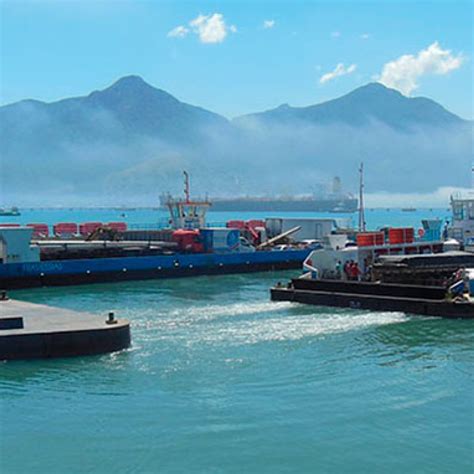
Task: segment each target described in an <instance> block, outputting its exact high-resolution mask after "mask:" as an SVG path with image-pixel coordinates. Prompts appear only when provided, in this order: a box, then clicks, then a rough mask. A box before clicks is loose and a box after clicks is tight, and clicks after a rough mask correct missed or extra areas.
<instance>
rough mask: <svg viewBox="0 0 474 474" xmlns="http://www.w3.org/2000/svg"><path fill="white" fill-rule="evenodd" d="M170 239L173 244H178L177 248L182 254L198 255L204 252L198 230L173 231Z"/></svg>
mask: <svg viewBox="0 0 474 474" xmlns="http://www.w3.org/2000/svg"><path fill="white" fill-rule="evenodd" d="M172 239H173V242H176V243H177V244H178V248H179V250H181V251H182V252H190V253H199V252H203V251H204V247H203V245H202V243H201V240H200V238H199V231H198V230H186V229H178V230H175V231H174V232H173V237H172Z"/></svg>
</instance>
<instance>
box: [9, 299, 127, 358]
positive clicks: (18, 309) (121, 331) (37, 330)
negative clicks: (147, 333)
mask: <svg viewBox="0 0 474 474" xmlns="http://www.w3.org/2000/svg"><path fill="white" fill-rule="evenodd" d="M107 319H108V317H107V316H106V315H104V316H98V315H94V314H90V313H84V312H77V311H71V310H67V309H62V308H54V307H51V306H46V305H40V304H33V303H28V302H24V301H18V300H0V360H7V359H30V358H43V357H44V358H47V357H69V356H79V355H90V354H101V353H106V352H113V351H117V350H121V349H124V348H126V347H128V346H129V345H130V323H129V322H128V321H126V320H122V319H118V320H117V319H115V318H113V321H112V322H111V323H108V322H107V321H106V320H107Z"/></svg>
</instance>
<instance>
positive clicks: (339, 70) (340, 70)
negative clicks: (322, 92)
mask: <svg viewBox="0 0 474 474" xmlns="http://www.w3.org/2000/svg"><path fill="white" fill-rule="evenodd" d="M356 69H357V65H356V64H351V65H350V66H348V67H345V66H344V64H343V63H339V64H338V65H337V66H336V67H335V69H334V70H333V71H331V72H327V73H326V74H323V75H322V76H321V78H320V79H319V82H320V83H321V84H325V83H326V82H329V81H332V80H333V79H335V78H336V77H339V76H345V75H347V74H352V73H353V72H354V71H355V70H356Z"/></svg>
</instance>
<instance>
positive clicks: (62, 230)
mask: <svg viewBox="0 0 474 474" xmlns="http://www.w3.org/2000/svg"><path fill="white" fill-rule="evenodd" d="M53 233H54V235H56V236H58V237H60V236H62V235H76V234H77V224H76V223H75V222H59V223H58V224H54V226H53Z"/></svg>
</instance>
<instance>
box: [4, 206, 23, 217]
mask: <svg viewBox="0 0 474 474" xmlns="http://www.w3.org/2000/svg"><path fill="white" fill-rule="evenodd" d="M20 215H21V213H20V211H19V209H18V208H17V207H11V208H10V209H5V208H3V207H0V216H5V217H15V216H20Z"/></svg>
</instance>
